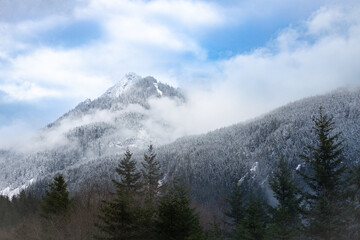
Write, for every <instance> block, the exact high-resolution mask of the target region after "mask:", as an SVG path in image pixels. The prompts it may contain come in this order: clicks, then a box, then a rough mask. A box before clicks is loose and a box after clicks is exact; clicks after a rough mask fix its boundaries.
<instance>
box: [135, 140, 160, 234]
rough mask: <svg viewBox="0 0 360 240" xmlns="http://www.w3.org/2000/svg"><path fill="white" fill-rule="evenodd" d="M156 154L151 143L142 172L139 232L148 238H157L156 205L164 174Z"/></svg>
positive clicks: (145, 155)
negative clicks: (141, 204)
mask: <svg viewBox="0 0 360 240" xmlns="http://www.w3.org/2000/svg"><path fill="white" fill-rule="evenodd" d="M155 158H156V154H155V152H154V149H153V146H152V145H150V146H149V148H148V151H147V153H145V154H144V161H143V162H142V163H141V164H142V167H143V169H142V170H141V173H142V197H143V199H144V204H143V207H142V214H141V215H142V218H141V219H140V221H141V226H142V227H141V229H140V231H139V233H140V234H141V235H142V236H143V237H144V239H145V237H146V239H149V240H150V239H154V240H155V239H156V232H155V229H154V221H155V218H156V205H157V204H158V201H159V198H160V196H161V195H160V190H161V189H163V186H161V185H160V180H161V178H162V174H161V172H160V164H159V162H157V161H156V159H155Z"/></svg>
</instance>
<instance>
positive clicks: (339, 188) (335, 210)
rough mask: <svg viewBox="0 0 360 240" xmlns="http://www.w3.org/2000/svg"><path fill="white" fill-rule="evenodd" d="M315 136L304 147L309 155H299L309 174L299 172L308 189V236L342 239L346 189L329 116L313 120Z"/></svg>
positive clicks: (339, 149) (312, 237)
mask: <svg viewBox="0 0 360 240" xmlns="http://www.w3.org/2000/svg"><path fill="white" fill-rule="evenodd" d="M313 121H314V124H315V126H314V128H313V129H314V130H315V134H316V137H317V139H316V140H317V142H316V145H315V146H307V149H308V154H306V155H301V157H302V158H303V159H304V160H305V161H306V163H307V164H308V166H309V168H310V173H308V174H306V173H301V175H302V177H303V178H304V180H305V182H306V183H307V185H308V186H309V188H310V190H309V191H308V192H307V193H306V194H305V195H304V197H305V198H306V202H307V212H306V213H307V214H306V223H307V228H308V229H307V230H308V234H309V235H310V238H311V239H324V240H332V239H336V240H338V239H341V235H342V233H343V230H344V229H343V228H344V226H345V224H344V218H343V217H342V213H343V212H344V211H345V206H344V205H345V201H344V197H345V196H346V195H345V191H346V189H347V185H348V184H347V183H346V181H345V177H344V172H345V171H346V166H345V165H344V164H343V161H344V159H343V158H342V152H343V147H342V143H343V142H342V141H341V140H339V137H340V133H336V134H334V133H333V130H334V122H333V118H332V117H328V116H327V115H324V114H323V111H322V108H320V111H319V116H318V117H316V118H315V119H314V120H313Z"/></svg>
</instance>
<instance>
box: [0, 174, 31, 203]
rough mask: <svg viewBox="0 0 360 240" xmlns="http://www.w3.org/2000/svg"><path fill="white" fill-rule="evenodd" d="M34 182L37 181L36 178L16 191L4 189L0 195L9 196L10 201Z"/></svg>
mask: <svg viewBox="0 0 360 240" xmlns="http://www.w3.org/2000/svg"><path fill="white" fill-rule="evenodd" d="M34 181H35V178H32V179H30V180H28V181H26V183H25V184H23V185H22V186H20V187H18V188H15V189H11V188H10V187H7V188H5V189H3V190H2V191H0V195H2V196H7V197H9V198H10V199H12V198H13V197H14V196H16V195H19V193H20V192H21V191H22V190H24V189H26V188H27V187H29V186H30V185H31V184H32V183H33V182H34Z"/></svg>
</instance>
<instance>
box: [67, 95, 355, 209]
mask: <svg viewBox="0 0 360 240" xmlns="http://www.w3.org/2000/svg"><path fill="white" fill-rule="evenodd" d="M320 106H322V107H323V108H324V113H325V114H328V115H330V116H333V117H334V121H335V132H342V134H341V137H342V138H343V139H344V157H345V158H346V159H347V161H351V162H355V161H358V156H359V154H358V153H359V150H360V89H356V90H337V91H334V92H332V93H329V94H325V95H321V96H315V97H311V98H306V99H303V100H300V101H297V102H293V103H290V104H288V105H286V106H283V107H281V108H278V109H276V110H274V111H272V112H270V113H268V114H266V115H263V116H261V117H258V118H257V119H254V120H251V121H248V122H246V123H239V124H235V125H233V126H229V127H225V128H221V129H218V130H215V131H212V132H209V133H207V134H202V135H197V136H188V137H183V138H180V139H177V140H176V141H174V142H173V143H170V144H167V145H163V146H159V147H157V148H156V152H157V159H158V160H159V161H160V162H161V165H162V170H163V171H164V173H165V178H166V179H171V178H173V177H174V176H176V177H177V178H179V179H181V180H182V181H184V182H185V183H187V184H189V186H190V188H191V193H192V195H193V197H194V198H195V199H197V200H198V201H200V202H202V203H209V204H216V203H217V202H223V201H224V198H225V196H226V195H228V194H229V191H230V189H231V187H232V185H233V182H234V181H244V179H247V180H248V181H250V182H251V183H252V186H253V187H261V188H263V190H265V192H267V190H268V188H267V178H268V176H269V173H270V172H271V171H272V169H273V166H274V163H275V162H276V161H277V160H278V159H280V157H281V156H284V157H285V159H286V160H287V161H289V162H290V165H291V166H292V168H293V169H294V171H295V169H299V170H301V171H303V170H306V167H307V166H306V164H305V163H304V162H303V161H302V160H301V158H300V157H299V155H300V154H301V153H304V151H305V146H306V145H308V144H313V143H314V142H315V135H314V132H313V129H312V127H313V122H312V119H313V117H314V116H316V115H317V114H318V111H319V107H320ZM142 154H143V151H140V152H135V154H134V158H135V159H137V160H139V161H141V160H142V157H143V156H142ZM121 157H122V155H117V156H112V157H107V158H102V159H101V160H99V161H93V162H87V163H86V164H84V165H81V166H79V167H77V168H72V169H68V170H67V171H66V174H67V176H68V179H69V181H70V184H72V185H73V186H76V185H78V184H81V183H84V182H86V181H87V180H88V178H87V177H86V176H92V179H93V180H94V181H100V182H102V181H106V180H109V179H111V178H113V177H115V175H114V168H115V167H116V165H117V164H118V161H119V159H120V158H121ZM95 169H96V171H95ZM95 179H96V180H95ZM269 196H270V195H269Z"/></svg>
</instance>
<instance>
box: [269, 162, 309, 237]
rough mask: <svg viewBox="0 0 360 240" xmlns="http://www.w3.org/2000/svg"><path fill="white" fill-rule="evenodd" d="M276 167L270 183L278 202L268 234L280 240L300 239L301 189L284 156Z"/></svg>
mask: <svg viewBox="0 0 360 240" xmlns="http://www.w3.org/2000/svg"><path fill="white" fill-rule="evenodd" d="M276 167H277V169H276V170H275V171H274V172H273V173H272V175H271V176H270V179H269V185H270V187H271V189H272V191H273V193H274V197H275V199H276V200H277V201H278V204H277V206H276V207H275V208H273V218H272V224H270V226H269V229H268V234H267V236H268V237H269V239H278V240H290V239H300V235H299V234H300V228H301V218H300V214H301V202H302V197H301V191H300V189H299V187H298V183H297V182H296V180H295V178H294V176H293V175H292V172H291V169H290V167H289V165H288V163H287V162H286V161H285V160H284V157H281V159H280V161H279V162H278V163H277V166H276Z"/></svg>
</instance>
